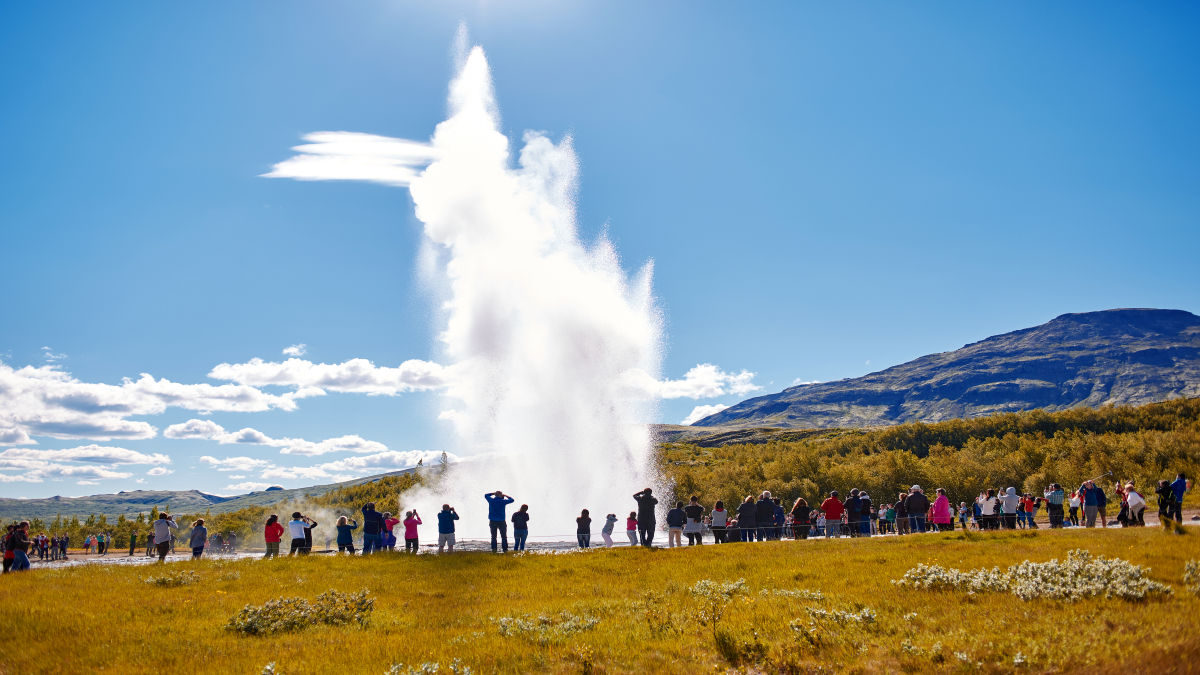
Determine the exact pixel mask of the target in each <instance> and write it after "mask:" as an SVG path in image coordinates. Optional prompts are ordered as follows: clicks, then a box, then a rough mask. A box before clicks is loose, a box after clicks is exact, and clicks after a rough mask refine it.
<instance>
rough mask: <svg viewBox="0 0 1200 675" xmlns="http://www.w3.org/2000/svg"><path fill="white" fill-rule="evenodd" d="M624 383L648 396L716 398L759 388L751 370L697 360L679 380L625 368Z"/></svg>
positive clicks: (741, 393) (742, 393) (738, 394)
mask: <svg viewBox="0 0 1200 675" xmlns="http://www.w3.org/2000/svg"><path fill="white" fill-rule="evenodd" d="M624 379H625V385H626V386H627V387H628V388H629V389H631V390H632V391H634V392H640V393H641V394H642V395H644V396H650V397H652V398H692V399H697V398H716V397H718V396H725V395H729V394H732V395H735V396H741V395H744V394H748V393H750V392H752V391H757V390H759V389H762V387H760V386H758V385H756V384H754V373H752V372H750V371H748V370H743V371H741V372H737V373H727V372H725V371H724V370H722V369H721V368H720V367H718V366H715V365H713V364H711V363H701V364H698V365H696V366H695V367H693V368H692V369H691V370H689V371H687V372H686V373H684V376H683V379H680V380H656V379H654V378H653V377H650V375H649V374H647V373H646V372H644V371H641V370H633V371H628V372H626V373H625V375H624Z"/></svg>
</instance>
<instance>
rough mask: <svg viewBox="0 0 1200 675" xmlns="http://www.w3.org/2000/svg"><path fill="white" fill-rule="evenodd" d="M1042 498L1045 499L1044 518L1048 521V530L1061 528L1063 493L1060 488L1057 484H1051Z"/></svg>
mask: <svg viewBox="0 0 1200 675" xmlns="http://www.w3.org/2000/svg"><path fill="white" fill-rule="evenodd" d="M1042 496H1043V497H1045V498H1046V516H1047V517H1048V518H1049V519H1050V528H1051V529H1057V528H1060V527H1062V526H1063V497H1065V495H1064V493H1063V489H1062V486H1061V485H1059V484H1058V483H1051V484H1050V486H1049V487H1047V488H1046V489H1045V490H1044V491H1043V492H1042Z"/></svg>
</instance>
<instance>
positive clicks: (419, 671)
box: [383, 659, 474, 675]
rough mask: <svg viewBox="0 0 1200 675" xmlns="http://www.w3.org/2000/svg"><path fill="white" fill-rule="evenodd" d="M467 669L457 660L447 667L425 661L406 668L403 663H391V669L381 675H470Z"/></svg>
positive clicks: (470, 672)
mask: <svg viewBox="0 0 1200 675" xmlns="http://www.w3.org/2000/svg"><path fill="white" fill-rule="evenodd" d="M473 673H474V671H472V670H471V669H470V668H469V667H467V666H464V665H463V664H462V663H461V662H459V660H458V659H454V660H453V661H451V662H450V664H449V665H446V666H443V665H442V664H440V663H438V662H437V661H427V662H425V663H422V664H420V665H416V666H406V665H404V664H403V663H393V664H392V667H391V668H388V669H387V672H385V673H384V674H383V675H439V674H448V675H472V674H473Z"/></svg>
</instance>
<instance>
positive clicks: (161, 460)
mask: <svg viewBox="0 0 1200 675" xmlns="http://www.w3.org/2000/svg"><path fill="white" fill-rule="evenodd" d="M14 459H20V460H34V461H38V462H89V463H93V464H170V463H171V458H170V457H167V456H166V455H164V454H161V453H157V452H155V453H151V454H146V453H142V452H138V451H136V450H128V449H126V448H113V447H106V446H101V445H81V446H79V447H77V448H63V449H60V450H37V449H34V448H9V449H7V450H5V451H3V452H0V462H3V461H4V460H14Z"/></svg>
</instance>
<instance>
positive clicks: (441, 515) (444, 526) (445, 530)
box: [437, 504, 458, 553]
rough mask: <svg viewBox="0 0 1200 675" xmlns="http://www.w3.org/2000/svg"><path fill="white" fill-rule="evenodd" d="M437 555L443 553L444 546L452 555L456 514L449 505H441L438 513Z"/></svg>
mask: <svg viewBox="0 0 1200 675" xmlns="http://www.w3.org/2000/svg"><path fill="white" fill-rule="evenodd" d="M437 517H438V553H443V552H444V550H445V548H446V546H447V545H449V546H450V552H451V553H454V521H456V520H458V512H457V511H455V510H454V507H453V506H450V505H449V504H442V510H441V511H438V516H437Z"/></svg>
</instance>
